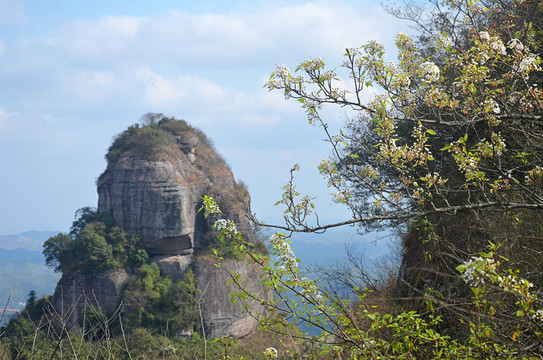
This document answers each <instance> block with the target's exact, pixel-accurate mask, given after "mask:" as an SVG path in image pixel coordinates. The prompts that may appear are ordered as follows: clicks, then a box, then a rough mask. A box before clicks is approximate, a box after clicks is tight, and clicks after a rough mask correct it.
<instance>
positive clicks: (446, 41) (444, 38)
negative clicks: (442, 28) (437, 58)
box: [437, 34, 453, 49]
mask: <svg viewBox="0 0 543 360" xmlns="http://www.w3.org/2000/svg"><path fill="white" fill-rule="evenodd" d="M437 44H438V46H440V47H442V48H443V49H448V48H450V47H451V46H452V45H453V42H452V40H451V38H450V37H449V36H448V35H447V34H441V35H439V37H438V38H437Z"/></svg>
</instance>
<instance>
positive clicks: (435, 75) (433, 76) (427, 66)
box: [421, 61, 439, 82]
mask: <svg viewBox="0 0 543 360" xmlns="http://www.w3.org/2000/svg"><path fill="white" fill-rule="evenodd" d="M421 67H422V69H423V70H424V76H426V78H427V80H428V81H429V82H433V81H438V80H439V67H438V66H437V65H436V64H434V63H433V62H431V61H426V62H424V63H422V65H421Z"/></svg>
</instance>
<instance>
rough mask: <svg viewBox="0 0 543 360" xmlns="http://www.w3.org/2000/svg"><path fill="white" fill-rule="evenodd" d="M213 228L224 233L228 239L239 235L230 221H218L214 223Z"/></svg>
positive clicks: (234, 224) (233, 223)
mask: <svg viewBox="0 0 543 360" xmlns="http://www.w3.org/2000/svg"><path fill="white" fill-rule="evenodd" d="M213 227H214V228H215V230H217V231H220V232H222V233H224V234H225V235H226V236H227V237H228V238H230V239H232V238H234V237H236V236H237V235H239V232H238V229H237V227H236V223H235V222H233V221H232V220H225V219H219V220H217V221H215V224H214V225H213Z"/></svg>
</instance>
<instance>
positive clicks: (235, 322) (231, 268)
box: [194, 258, 271, 338]
mask: <svg viewBox="0 0 543 360" xmlns="http://www.w3.org/2000/svg"><path fill="white" fill-rule="evenodd" d="M229 272H232V273H236V274H240V275H241V278H242V279H249V281H247V282H244V284H243V286H244V287H245V288H246V290H247V291H248V292H249V293H254V294H257V295H259V297H260V298H267V299H269V296H271V294H270V293H265V292H264V289H263V287H262V286H261V284H260V282H259V272H258V269H257V268H256V267H255V266H252V265H248V264H246V263H244V262H239V261H234V260H225V261H223V262H222V267H221V268H219V269H217V268H216V266H215V261H214V260H213V259H205V258H200V259H197V260H196V261H195V263H194V274H195V275H196V277H197V279H198V288H199V290H200V292H201V294H202V299H203V301H202V304H203V313H204V322H205V326H206V329H207V331H208V333H209V335H210V336H211V337H220V336H233V337H236V338H240V337H244V336H246V335H248V334H250V333H251V332H252V331H253V330H254V329H255V328H256V326H257V321H256V320H255V318H254V317H253V316H251V314H248V313H246V312H244V309H243V306H242V305H241V303H239V302H236V303H232V302H230V296H229V294H230V293H232V292H233V291H239V289H238V288H237V287H236V286H235V285H234V284H231V285H226V284H227V282H229V281H230V280H231V277H230V274H229ZM251 312H252V314H253V315H256V314H257V313H259V314H263V313H265V312H266V309H265V307H264V306H263V305H261V304H260V303H256V302H253V303H252V304H251Z"/></svg>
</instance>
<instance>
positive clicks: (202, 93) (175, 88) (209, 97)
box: [135, 68, 225, 106]
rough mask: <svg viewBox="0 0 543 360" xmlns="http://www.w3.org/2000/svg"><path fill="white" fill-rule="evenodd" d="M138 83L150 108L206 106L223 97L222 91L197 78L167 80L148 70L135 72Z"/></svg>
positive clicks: (186, 77) (218, 87)
mask: <svg viewBox="0 0 543 360" xmlns="http://www.w3.org/2000/svg"><path fill="white" fill-rule="evenodd" d="M135 76H136V79H137V80H138V81H140V82H141V83H143V87H144V97H145V100H146V101H147V102H148V103H149V105H151V106H168V105H172V104H178V105H180V104H192V105H194V106H198V104H206V103H209V102H211V101H220V100H221V99H223V98H224V97H225V93H224V91H223V89H222V88H221V87H220V86H219V85H217V84H215V83H213V82H211V81H208V80H206V79H204V78H201V77H198V76H180V77H177V78H173V79H171V78H168V77H164V76H161V75H158V74H156V73H155V72H153V71H152V70H151V69H149V68H139V69H136V70H135Z"/></svg>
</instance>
